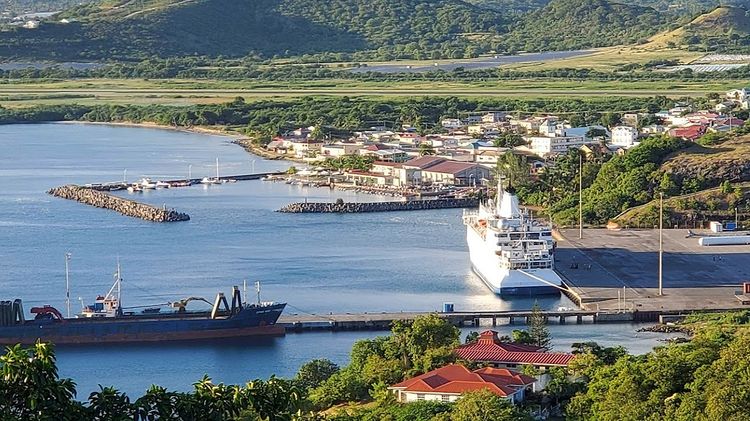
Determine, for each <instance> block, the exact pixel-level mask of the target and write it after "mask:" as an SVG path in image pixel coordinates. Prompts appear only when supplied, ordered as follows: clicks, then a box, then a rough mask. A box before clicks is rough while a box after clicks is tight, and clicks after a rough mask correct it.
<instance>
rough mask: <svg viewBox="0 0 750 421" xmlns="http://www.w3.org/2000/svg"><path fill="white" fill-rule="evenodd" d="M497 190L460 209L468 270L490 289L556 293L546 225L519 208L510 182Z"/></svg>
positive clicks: (549, 229) (557, 279)
mask: <svg viewBox="0 0 750 421" xmlns="http://www.w3.org/2000/svg"><path fill="white" fill-rule="evenodd" d="M498 190H499V191H498V194H497V199H496V200H495V202H492V201H488V203H487V204H483V203H480V204H479V210H471V211H469V210H465V211H464V216H463V220H464V224H465V225H466V240H467V242H468V244H469V255H470V258H471V264H472V268H473V269H474V272H475V273H476V274H477V275H478V276H479V277H480V278H481V279H482V281H484V283H485V284H487V286H488V287H489V288H490V289H491V290H492V291H493V292H494V293H495V294H499V295H526V296H530V295H544V294H559V292H560V286H561V285H562V280H561V279H560V276H559V275H558V274H557V273H556V272H555V269H554V267H555V257H554V240H553V239H552V227H551V226H549V225H545V224H542V223H540V222H539V221H536V220H534V219H532V218H531V217H530V216H529V214H528V212H527V211H526V209H523V210H522V209H521V208H520V207H519V205H518V198H517V197H516V195H515V194H514V191H513V188H512V187H508V189H507V190H503V189H502V186H498Z"/></svg>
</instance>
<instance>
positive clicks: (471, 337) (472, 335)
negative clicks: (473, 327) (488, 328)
mask: <svg viewBox="0 0 750 421" xmlns="http://www.w3.org/2000/svg"><path fill="white" fill-rule="evenodd" d="M478 340H479V332H476V331H471V332H469V334H468V335H466V339H465V340H464V343H465V344H467V345H468V344H473V343H475V342H476V341H478Z"/></svg>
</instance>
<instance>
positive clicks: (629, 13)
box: [501, 0, 666, 51]
mask: <svg viewBox="0 0 750 421" xmlns="http://www.w3.org/2000/svg"><path fill="white" fill-rule="evenodd" d="M665 23H666V19H665V17H664V16H662V15H661V14H659V13H658V12H656V11H655V10H653V9H650V8H644V7H639V6H633V5H631V4H619V3H614V2H608V1H605V0H552V1H550V2H549V4H547V5H546V6H545V7H544V8H542V9H540V10H537V11H535V12H533V13H530V14H528V15H526V16H525V17H524V18H523V20H522V22H521V23H520V24H519V25H518V26H517V27H516V28H514V29H513V30H512V31H511V32H510V33H509V34H508V36H507V37H506V38H505V39H504V40H503V42H502V44H501V45H503V47H504V48H506V49H507V50H508V51H521V50H523V51H539V50H542V49H545V50H577V49H583V48H591V47H603V46H608V45H619V44H634V43H636V42H638V41H640V40H642V39H645V38H648V37H649V36H651V35H654V34H655V33H657V32H659V30H661V29H662V28H664V26H665Z"/></svg>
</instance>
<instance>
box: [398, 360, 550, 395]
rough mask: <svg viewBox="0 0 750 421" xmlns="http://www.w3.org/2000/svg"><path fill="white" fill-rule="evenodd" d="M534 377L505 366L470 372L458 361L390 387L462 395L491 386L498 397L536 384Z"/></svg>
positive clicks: (409, 390)
mask: <svg viewBox="0 0 750 421" xmlns="http://www.w3.org/2000/svg"><path fill="white" fill-rule="evenodd" d="M535 381H536V379H534V378H533V377H529V376H524V375H522V374H517V373H514V372H512V371H509V370H503V369H493V368H490V369H486V368H485V369H480V370H477V371H474V372H472V371H469V369H467V368H466V367H464V366H462V365H458V364H450V365H447V366H445V367H441V368H438V369H436V370H432V371H430V372H429V373H425V374H422V375H421V376H417V377H414V378H411V379H408V380H405V381H403V382H401V383H398V384H395V385H393V386H391V388H393V389H401V390H404V391H407V392H428V393H429V392H432V393H446V394H461V393H464V392H468V391H472V390H481V389H488V390H490V391H491V392H492V393H494V394H496V395H498V396H503V397H504V396H508V395H512V394H514V393H516V392H517V391H518V390H519V389H521V388H523V387H526V386H528V385H530V384H533V383H534V382H535Z"/></svg>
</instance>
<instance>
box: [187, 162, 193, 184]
mask: <svg viewBox="0 0 750 421" xmlns="http://www.w3.org/2000/svg"><path fill="white" fill-rule="evenodd" d="M192 179H193V164H188V181H190V180H192Z"/></svg>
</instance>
